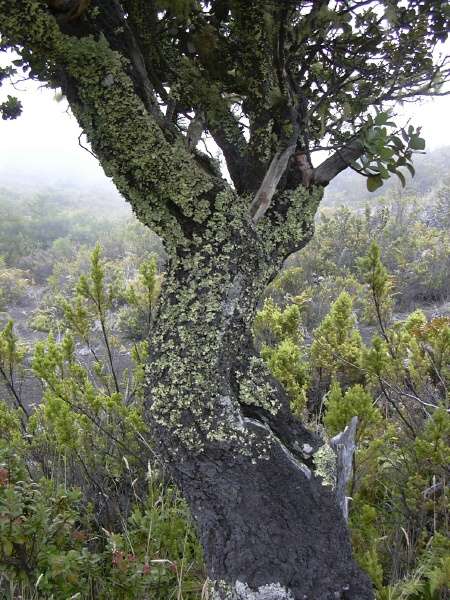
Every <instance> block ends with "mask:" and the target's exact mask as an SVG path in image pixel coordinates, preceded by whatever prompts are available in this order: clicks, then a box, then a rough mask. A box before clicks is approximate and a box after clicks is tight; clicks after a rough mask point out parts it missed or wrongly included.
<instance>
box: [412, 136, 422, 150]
mask: <svg viewBox="0 0 450 600" xmlns="http://www.w3.org/2000/svg"><path fill="white" fill-rule="evenodd" d="M409 147H410V148H412V149H413V150H425V140H424V139H423V138H421V137H418V136H413V137H412V138H411V139H410V141H409Z"/></svg>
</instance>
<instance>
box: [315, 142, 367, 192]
mask: <svg viewBox="0 0 450 600" xmlns="http://www.w3.org/2000/svg"><path fill="white" fill-rule="evenodd" d="M362 154H364V147H363V145H362V143H361V142H360V141H359V140H358V139H356V140H354V141H353V142H351V143H350V144H349V145H348V146H345V147H344V148H342V150H337V151H336V152H335V153H334V154H332V155H331V156H330V157H329V158H327V159H326V160H324V161H323V163H322V164H320V165H319V166H318V167H317V168H316V169H314V174H313V181H314V183H315V184H317V185H321V186H323V187H325V186H326V185H328V184H329V183H330V181H331V180H332V179H334V178H335V177H336V175H339V173H340V172H341V171H344V170H345V169H346V168H347V167H349V166H350V164H351V163H352V162H353V161H355V160H356V159H358V158H359V157H360V156H361V155H362Z"/></svg>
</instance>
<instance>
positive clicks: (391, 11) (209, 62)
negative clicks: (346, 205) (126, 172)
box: [0, 0, 450, 192]
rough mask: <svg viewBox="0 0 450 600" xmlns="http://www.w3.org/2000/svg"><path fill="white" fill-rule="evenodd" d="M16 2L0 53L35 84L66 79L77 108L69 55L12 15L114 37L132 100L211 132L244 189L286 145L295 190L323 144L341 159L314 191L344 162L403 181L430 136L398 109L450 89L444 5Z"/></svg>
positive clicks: (373, 181) (8, 105) (164, 126)
mask: <svg viewBox="0 0 450 600" xmlns="http://www.w3.org/2000/svg"><path fill="white" fill-rule="evenodd" d="M14 4H15V8H14V10H13V9H12V8H11V5H10V3H7V2H2V3H0V6H1V8H2V12H4V13H5V14H6V15H8V13H11V19H10V22H8V20H6V21H5V24H4V25H2V42H1V44H2V46H1V48H2V49H6V48H9V47H13V48H14V49H15V50H16V51H19V52H20V55H21V58H20V59H18V60H15V61H14V68H15V69H19V70H20V69H24V70H28V69H30V71H29V72H30V75H31V76H32V77H37V78H39V79H44V80H47V81H49V82H50V83H51V85H54V86H61V85H62V87H63V91H64V92H65V93H66V92H68V94H69V100H70V101H71V102H79V100H80V99H79V98H78V97H76V96H77V93H76V89H73V90H72V87H74V88H76V87H77V82H76V80H77V79H79V78H80V75H79V73H77V75H76V76H75V77H73V73H72V74H71V75H72V79H70V78H69V80H70V81H68V80H67V79H66V78H65V76H64V73H65V72H66V69H67V65H69V63H70V58H69V57H68V56H67V60H66V56H65V55H64V52H63V53H62V55H61V50H60V49H59V50H58V52H53V51H52V48H51V47H52V43H53V42H52V40H51V39H50V36H49V38H48V40H47V42H46V43H42V40H40V41H39V42H37V41H36V39H33V37H32V35H28V34H27V33H24V32H21V31H20V27H18V26H17V23H16V24H14V23H13V18H12V17H13V15H12V13H13V12H14V13H15V16H14V18H16V19H17V15H18V14H20V12H21V11H22V12H23V13H24V14H25V13H27V14H28V12H29V11H32V10H35V9H38V8H39V7H40V10H43V11H48V13H49V15H51V16H53V17H54V18H55V19H56V21H57V23H58V26H59V28H60V29H61V31H62V32H63V33H64V34H67V35H69V36H70V38H72V39H74V36H76V37H77V38H79V39H80V40H84V39H87V38H88V37H89V36H93V38H94V39H96V40H100V39H104V40H106V41H107V43H108V44H109V46H110V47H111V48H112V49H113V50H116V51H118V52H119V53H120V54H121V55H122V56H124V57H125V59H126V67H125V70H126V73H127V75H128V76H129V77H130V79H131V81H132V83H133V88H134V92H135V93H136V94H137V95H138V96H139V98H140V99H141V100H142V102H143V104H144V107H145V109H146V111H147V112H148V114H149V115H151V116H152V117H153V118H154V119H155V121H156V122H157V124H158V126H159V127H160V128H161V130H162V132H163V134H164V137H165V138H166V140H167V141H169V142H170V143H171V144H173V143H175V141H176V140H177V139H180V138H182V137H183V136H184V137H185V138H187V140H188V142H189V144H191V145H193V146H194V148H195V145H196V143H197V142H198V140H199V138H200V136H201V135H202V134H205V133H208V134H210V135H211V136H212V137H213V138H214V140H215V142H216V143H217V145H218V146H219V148H220V149H221V150H222V152H223V154H224V157H225V160H226V163H227V167H228V170H229V173H230V175H231V177H232V179H233V182H234V184H235V187H236V189H237V190H238V192H245V191H249V190H250V191H255V190H256V189H258V187H259V184H260V183H261V180H262V178H263V176H264V173H265V172H266V170H267V168H268V165H269V164H270V161H271V160H273V158H274V157H275V156H279V153H280V151H282V150H283V149H284V148H286V147H287V146H288V147H291V148H292V149H293V151H294V150H295V152H297V153H300V154H301V155H302V157H305V156H306V163H305V162H304V158H301V159H300V160H299V161H295V160H293V161H291V163H290V165H289V167H288V168H287V171H288V176H287V177H286V181H285V182H284V185H285V186H287V187H291V188H292V187H295V185H297V184H298V183H299V182H303V183H304V182H305V177H304V174H302V172H304V169H305V167H304V165H305V164H311V163H310V156H311V154H312V153H313V152H315V151H318V150H321V149H324V148H326V149H330V150H334V151H336V153H335V154H334V155H332V157H331V158H330V159H328V160H327V161H325V163H322V165H321V167H319V168H318V169H316V172H315V175H314V180H315V182H316V183H319V184H326V183H328V181H329V180H330V179H332V178H333V177H334V176H335V175H336V174H337V172H339V171H340V170H343V169H344V168H346V167H347V166H349V165H350V166H352V167H353V168H356V169H357V170H358V171H360V172H361V173H362V174H363V175H365V176H367V177H368V187H369V189H370V190H375V189H376V188H377V187H379V186H380V185H381V184H382V182H383V180H384V179H386V178H388V177H389V176H390V174H391V173H396V174H398V176H399V177H400V178H401V179H402V181H403V180H404V175H403V173H402V172H401V171H399V167H401V166H407V167H408V168H409V169H410V170H411V172H413V170H412V167H411V166H410V160H411V157H412V154H413V152H415V151H421V150H423V149H424V144H425V142H424V140H423V139H422V138H421V137H420V129H415V128H414V127H413V126H409V127H408V128H401V127H397V125H396V124H395V122H394V121H393V120H392V114H391V109H392V106H393V103H394V102H396V101H409V100H414V99H415V98H417V97H420V96H424V95H432V94H442V93H445V90H444V88H443V86H444V84H445V82H446V81H448V79H449V75H450V70H449V61H448V57H445V56H441V55H439V53H438V52H437V50H438V49H439V45H440V44H441V43H442V42H444V41H445V40H446V39H447V36H448V31H449V22H450V7H449V6H448V5H447V4H446V3H442V2H441V1H440V0H408V1H405V2H400V3H398V2H392V1H391V0H377V1H371V0H345V1H336V0H334V1H333V0H331V1H330V0H317V1H314V2H311V1H305V0H302V1H297V0H285V1H281V0H280V1H276V0H204V1H199V0H171V1H168V0H152V1H148V0H122V1H121V2H114V3H113V5H111V4H110V3H105V2H101V1H100V0H92V1H91V2H86V0H78V2H73V1H71V2H69V1H66V0H48V1H47V2H37V1H36V2H31V1H30V0H28V1H27V2H24V1H21V2H17V3H14ZM74 5H75V7H76V8H74ZM55 44H56V42H55ZM49 49H50V51H49ZM65 52H69V50H66V51H65ZM58 53H59V55H58ZM69 53H70V52H69ZM438 55H439V56H438ZM86 56H87V55H85V56H84V59H86ZM433 56H438V58H433ZM86 64H88V62H87V63H86ZM11 71H12V70H11V69H10V68H9V69H7V70H3V71H1V73H0V77H1V78H5V77H8V76H11ZM108 77H109V78H108ZM114 83H115V79H114V76H113V75H109V76H108V75H107V76H106V78H104V79H103V85H104V86H105V87H109V86H112V85H113V84H114ZM163 107H164V108H163ZM1 110H2V115H3V118H12V117H14V116H17V114H19V113H20V105H19V104H17V103H16V102H15V101H14V99H12V98H8V99H7V100H6V102H4V103H3V104H2V105H1ZM97 125H98V124H97ZM194 148H192V147H191V150H193V149H194ZM277 153H278V154H277ZM195 160H196V161H197V162H198V163H199V164H202V165H203V167H204V166H205V164H208V163H209V167H208V169H209V170H210V172H212V171H211V169H210V167H211V165H212V161H211V160H210V158H209V157H208V156H207V155H206V154H203V153H202V154H201V153H200V152H199V151H195ZM302 161H303V162H302ZM355 161H358V162H355ZM408 165H409V166H408ZM299 171H300V172H301V173H300V175H299ZM281 185H283V183H282V184H281Z"/></svg>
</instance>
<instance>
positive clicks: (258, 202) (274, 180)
mask: <svg viewBox="0 0 450 600" xmlns="http://www.w3.org/2000/svg"><path fill="white" fill-rule="evenodd" d="M296 144H297V140H296V139H295V140H292V139H291V140H290V143H289V145H288V146H287V148H284V149H283V150H278V152H276V154H275V156H274V157H273V159H272V162H271V163H270V166H269V168H268V169H267V172H266V174H265V176H264V179H263V181H262V183H261V186H260V188H259V190H258V191H257V192H256V195H255V197H254V199H253V202H252V203H251V205H250V215H251V217H252V220H253V223H255V224H256V223H258V221H260V220H261V219H262V218H263V216H264V215H265V214H266V212H267V210H268V208H269V206H270V202H271V200H272V198H273V196H274V194H275V192H276V190H277V186H278V184H279V182H280V179H281V178H282V177H283V175H284V173H285V171H286V169H287V166H288V163H289V159H290V158H291V156H292V155H293V154H294V152H295V147H296Z"/></svg>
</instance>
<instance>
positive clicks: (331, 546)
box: [146, 207, 373, 600]
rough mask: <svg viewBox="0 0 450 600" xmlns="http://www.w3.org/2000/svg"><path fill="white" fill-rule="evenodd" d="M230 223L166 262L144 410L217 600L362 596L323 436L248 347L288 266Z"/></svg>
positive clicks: (365, 585)
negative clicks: (322, 459) (324, 468)
mask: <svg viewBox="0 0 450 600" xmlns="http://www.w3.org/2000/svg"><path fill="white" fill-rule="evenodd" d="M227 208H229V207H227ZM225 214H230V212H229V210H227V211H226V213H225ZM223 225H224V226H223V227H222V228H219V229H215V230H211V231H210V232H208V230H206V231H205V232H204V234H203V238H202V243H201V245H199V246H198V247H195V244H192V245H191V247H190V250H189V251H187V252H185V253H184V254H183V255H182V256H178V257H174V258H173V259H172V261H171V265H170V268H169V271H168V273H167V277H166V284H165V287H164V289H163V295H162V301H161V307H160V314H159V319H158V323H157V326H156V331H155V335H154V338H153V341H152V348H153V356H152V360H151V366H150V367H149V380H148V400H147V405H146V407H147V415H148V419H149V422H150V423H151V424H152V427H153V432H154V438H155V439H156V440H158V443H159V449H160V452H161V454H162V455H163V456H165V457H167V458H168V461H169V466H170V471H171V473H172V475H173V477H174V478H175V480H176V482H177V483H178V485H179V486H180V488H181V490H182V492H183V494H184V496H185V497H186V499H187V501H188V503H189V505H190V507H191V510H192V514H193V517H194V520H195V522H196V524H197V527H198V532H199V535H200V539H201V542H202V544H203V547H204V550H205V558H206V562H207V567H208V573H209V576H210V578H211V579H212V581H213V590H214V592H213V595H212V597H213V598H214V599H215V600H238V599H239V600H241V599H242V600H262V599H265V600H276V599H279V600H288V599H294V600H306V599H308V600H326V599H328V598H329V599H330V600H331V599H335V598H347V599H352V600H356V599H358V600H365V599H367V600H368V599H370V598H373V595H372V591H371V585H370V583H369V580H368V578H367V577H366V576H365V575H364V574H363V573H362V572H361V571H360V570H359V569H358V567H357V566H356V565H355V563H354V562H353V559H352V556H351V548H350V543H349V539H348V533H347V528H346V524H345V521H344V519H343V516H342V513H341V510H340V509H339V507H338V504H337V502H336V498H335V495H334V493H333V491H332V490H331V489H330V488H328V487H326V486H324V485H322V482H321V478H320V477H319V476H317V475H316V474H315V473H314V469H315V466H314V457H313V452H314V450H315V449H316V448H317V447H318V446H319V445H320V442H319V440H318V439H316V438H315V436H314V435H313V434H311V433H310V432H309V431H307V430H306V429H305V428H304V426H303V425H302V424H301V423H300V422H299V421H297V420H296V419H295V418H294V417H293V416H292V414H291V412H290V410H289V404H288V400H287V398H286V397H285V395H284V393H283V391H282V389H281V388H280V386H279V385H278V384H277V383H276V382H275V381H274V380H273V379H272V378H271V377H270V375H269V373H268V372H267V370H266V368H265V367H264V365H263V363H262V362H261V360H260V359H259V358H258V356H257V355H256V354H255V351H254V348H253V343H252V336H251V324H252V321H253V317H254V314H255V311H256V308H257V303H258V299H259V298H260V297H261V293H262V291H263V289H264V287H265V286H266V285H267V283H268V282H269V281H270V279H271V278H273V276H274V275H275V274H276V272H277V271H278V269H279V267H280V264H279V262H280V260H278V261H277V260H274V258H273V256H272V255H270V253H269V254H268V253H267V251H266V248H267V246H266V242H267V240H266V239H265V238H264V237H263V236H262V235H261V232H259V231H258V228H255V227H254V226H253V224H252V223H251V222H250V219H249V217H245V216H243V215H235V217H234V219H231V220H228V222H224V223H223ZM205 237H206V238H207V239H206V240H205ZM305 243H306V239H305Z"/></svg>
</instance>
